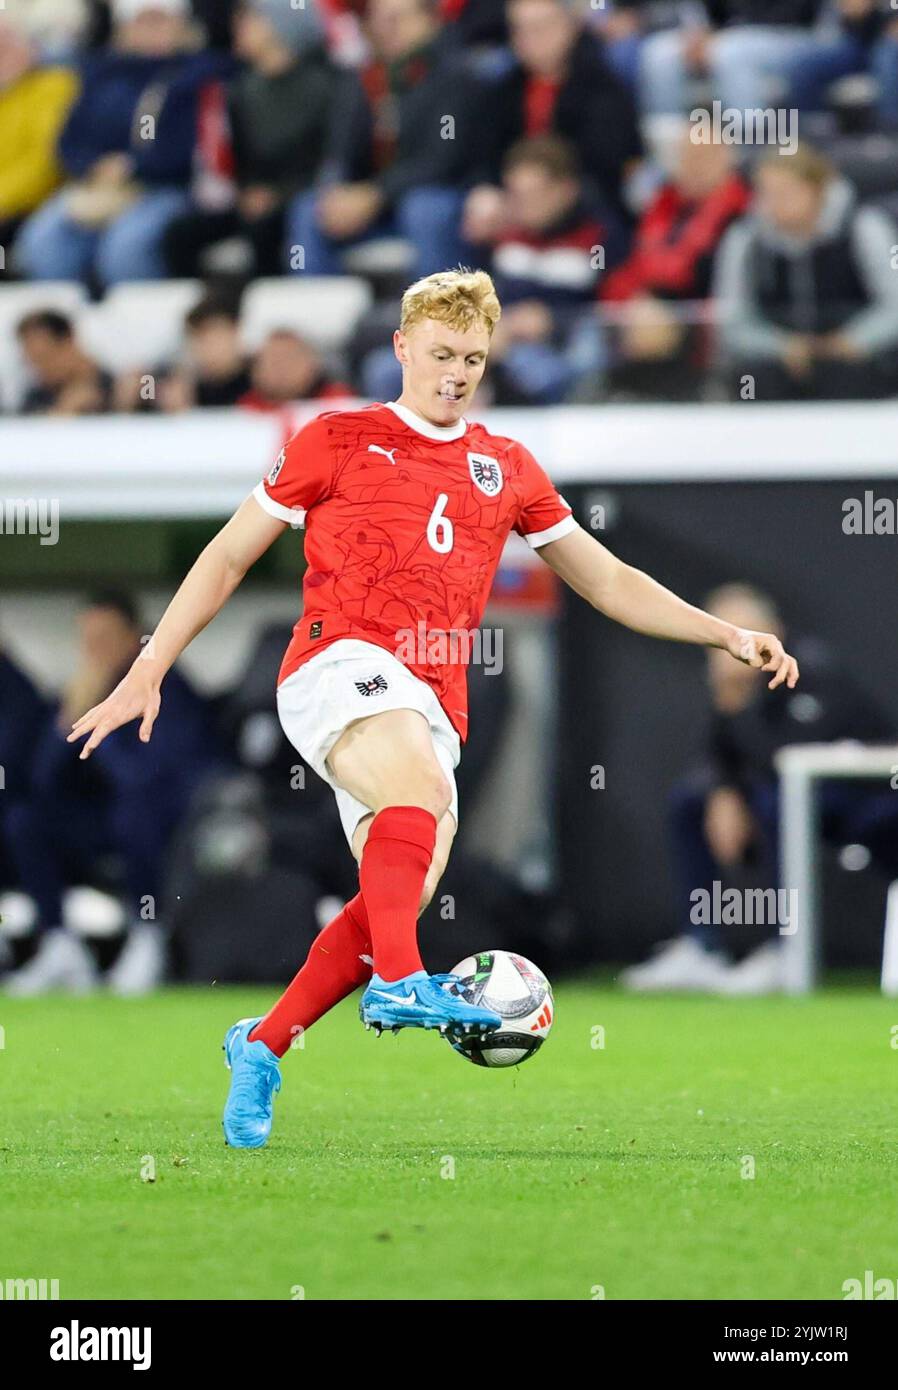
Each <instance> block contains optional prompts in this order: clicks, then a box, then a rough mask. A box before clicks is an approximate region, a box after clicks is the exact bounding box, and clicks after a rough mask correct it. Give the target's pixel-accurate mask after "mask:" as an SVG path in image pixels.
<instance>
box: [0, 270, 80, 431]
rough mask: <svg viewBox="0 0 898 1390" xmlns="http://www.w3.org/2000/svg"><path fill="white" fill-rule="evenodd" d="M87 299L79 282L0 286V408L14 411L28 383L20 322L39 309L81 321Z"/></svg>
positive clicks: (45, 282) (63, 281) (52, 281)
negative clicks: (19, 340)
mask: <svg viewBox="0 0 898 1390" xmlns="http://www.w3.org/2000/svg"><path fill="white" fill-rule="evenodd" d="M86 299H87V295H86V293H85V290H84V286H83V285H81V284H79V283H78V282H77V281H76V280H44V281H41V282H40V283H37V284H35V283H33V282H31V281H29V282H28V283H27V284H7V285H0V407H2V408H3V409H7V410H11V409H14V408H15V407H16V405H17V404H18V401H19V399H20V397H21V393H22V388H23V386H24V383H25V371H24V367H23V364H22V361H21V357H20V354H19V350H18V345H17V343H16V324H17V323H18V322H19V320H20V319H22V318H24V316H25V315H26V314H31V313H34V312H35V311H36V310H38V309H57V310H59V312H60V313H63V314H68V315H70V316H71V317H72V318H77V317H78V316H79V313H80V311H81V309H82V308H83V306H84V304H85V302H86Z"/></svg>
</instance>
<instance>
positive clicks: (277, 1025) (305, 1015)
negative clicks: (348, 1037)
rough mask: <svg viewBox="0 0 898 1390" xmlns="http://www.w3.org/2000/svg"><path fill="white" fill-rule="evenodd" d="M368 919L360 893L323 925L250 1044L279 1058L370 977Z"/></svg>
mask: <svg viewBox="0 0 898 1390" xmlns="http://www.w3.org/2000/svg"><path fill="white" fill-rule="evenodd" d="M371 954H372V952H371V938H370V935H369V932H368V916H367V913H366V912H365V904H364V902H363V901H362V895H361V893H359V894H357V895H356V897H354V898H353V899H352V901H351V902H348V903H347V904H346V906H345V907H344V909H343V911H342V912H340V913H338V914H337V916H336V917H335V918H334V920H333V921H332V922H328V924H327V926H326V927H325V928H324V930H323V931H321V932H319V933H318V935H317V936H316V937H315V940H314V941H313V942H312V948H311V950H310V951H309V954H308V956H307V957H306V963H305V965H304V966H303V967H302V969H301V970H300V971H299V973H298V974H297V975H296V976H294V978H293V979H292V980H291V982H290V984H289V985H288V986H287V988H286V989H285V990H284V993H283V994H282V995H281V997H280V999H279V1000H278V1001H277V1003H276V1004H275V1005H274V1007H273V1008H271V1009H269V1011H268V1013H267V1014H266V1015H265V1017H264V1018H263V1019H262V1021H261V1023H257V1024H256V1026H255V1028H254V1029H253V1030H252V1032H251V1033H250V1035H249V1039H248V1040H249V1042H263V1043H265V1044H266V1046H268V1047H270V1048H271V1050H272V1052H273V1053H275V1055H276V1056H278V1057H283V1055H284V1053H285V1052H286V1051H287V1049H288V1047H289V1046H290V1043H291V1042H292V1041H293V1038H294V1037H295V1036H296V1034H297V1033H298V1032H300V1031H304V1030H305V1029H306V1028H311V1026H312V1024H313V1023H315V1022H317V1020H318V1019H319V1018H320V1017H321V1015H322V1014H326V1013H327V1011H328V1009H332V1008H333V1007H334V1005H335V1004H339V1002H340V1000H341V999H345V998H346V996H347V994H351V993H352V991H353V990H354V989H357V988H358V986H359V985H363V984H367V982H368V980H370V978H371V966H370V965H369V964H368V963H367V962H366V961H363V960H361V959H360V957H361V956H362V955H365V956H368V958H369V960H370V958H371Z"/></svg>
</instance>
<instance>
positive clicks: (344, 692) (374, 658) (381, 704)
mask: <svg viewBox="0 0 898 1390" xmlns="http://www.w3.org/2000/svg"><path fill="white" fill-rule="evenodd" d="M277 703H278V715H279V717H280V721H281V726H282V728H283V730H284V733H285V734H286V735H287V737H288V739H289V740H290V742H291V743H292V744H293V747H294V748H295V749H296V750H297V752H299V753H300V754H301V755H302V757H303V758H304V759H305V761H306V762H307V763H308V764H309V767H312V768H314V769H315V771H316V772H317V773H318V776H319V777H323V778H324V780H325V782H327V784H328V786H330V787H333V789H334V794H335V795H336V798H337V809H338V811H339V812H340V821H341V823H342V825H343V831H344V834H345V835H346V838H347V840H348V841H349V844H350V848H351V846H352V837H353V835H354V834H355V829H356V826H357V825H358V823H359V821H360V820H361V819H362V817H363V816H370V815H371V807H370V806H366V805H365V804H364V802H362V801H357V800H356V798H355V797H354V796H350V794H349V792H347V791H344V790H343V789H342V787H338V786H337V785H336V783H335V782H334V779H333V778H332V777H331V775H330V772H329V771H328V768H327V763H326V759H327V755H328V753H329V752H330V751H331V749H332V748H333V746H334V744H335V743H336V742H337V739H338V738H339V737H340V735H341V734H342V732H343V730H344V729H345V728H346V726H347V725H348V724H352V723H353V721H354V720H356V719H366V718H367V717H368V716H369V715H372V714H381V713H382V712H383V711H384V710H388V709H416V710H418V711H419V712H420V713H421V714H423V715H424V718H425V719H426V720H427V722H428V724H429V725H430V733H431V737H432V738H433V750H434V753H435V754H436V757H437V761H438V762H439V764H440V766H441V767H442V769H443V771H444V772H445V774H446V776H447V778H448V779H449V785H450V786H451V788H452V803H451V805H450V807H449V810H450V812H451V814H452V817H453V819H454V821H455V823H456V825H458V789H457V787H456V785H455V768H457V767H458V764H459V760H460V758H461V742H460V740H459V737H458V734H457V733H456V731H455V729H453V727H452V725H451V723H450V722H449V719H448V716H447V715H446V713H445V711H444V709H443V706H442V705H441V704H440V702H439V700H438V699H437V697H436V695H435V694H434V692H433V691H432V690H431V688H430V686H429V685H427V684H426V683H425V682H424V681H422V680H419V679H418V677H417V676H413V675H412V673H411V671H410V670H409V669H408V667H407V666H405V665H404V664H403V663H402V662H401V661H400V660H399V659H398V657H395V656H393V655H392V653H390V652H388V651H387V650H386V648H385V647H378V646H377V645H376V643H374V642H362V641H359V640H358V639H357V638H354V637H343V638H340V640H339V641H337V642H332V643H331V644H330V646H329V647H325V648H324V650H323V651H322V652H319V653H318V655H317V656H313V657H310V658H309V660H308V661H305V662H303V664H302V666H300V667H299V668H298V669H297V670H296V671H294V672H293V674H292V675H290V676H288V677H287V679H286V680H285V681H283V682H282V683H281V684H280V685H279V686H278V692H277Z"/></svg>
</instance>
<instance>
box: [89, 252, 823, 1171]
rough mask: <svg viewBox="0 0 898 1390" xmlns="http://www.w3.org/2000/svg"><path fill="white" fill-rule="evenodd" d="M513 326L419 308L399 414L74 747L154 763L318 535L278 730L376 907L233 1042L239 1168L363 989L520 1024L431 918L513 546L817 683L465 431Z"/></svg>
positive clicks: (209, 595)
mask: <svg viewBox="0 0 898 1390" xmlns="http://www.w3.org/2000/svg"><path fill="white" fill-rule="evenodd" d="M500 312H501V310H500V307H499V301H498V299H497V297H496V293H495V290H494V288H493V283H492V281H491V279H490V277H489V276H488V275H487V274H485V273H484V272H483V271H474V272H472V271H466V270H452V271H444V272H439V273H437V274H434V275H430V276H427V277H426V278H425V279H423V280H419V281H418V282H417V283H416V284H414V285H412V286H411V287H410V288H409V289H408V290H406V292H405V295H404V296H403V300H402V312H401V317H400V325H399V328H398V329H397V331H396V333H395V334H394V338H393V343H394V348H395V352H396V356H397V358H398V360H399V362H400V363H401V366H402V380H403V386H402V392H401V394H400V396H399V398H398V400H396V401H391V402H388V403H387V404H385V405H369V406H366V407H364V408H363V409H360V410H344V411H329V412H327V413H325V414H323V415H320V416H318V418H317V419H315V420H313V421H311V422H310V423H309V424H307V425H305V426H304V427H303V428H302V429H301V430H299V431H298V432H297V433H296V434H295V435H294V436H293V438H292V439H291V440H290V442H289V443H288V444H287V446H286V447H285V448H284V449H283V450H282V451H281V453H280V454H279V456H278V458H277V460H276V461H275V463H274V465H273V467H272V468H271V471H270V472H269V473H268V475H267V477H266V478H265V479H264V480H263V481H262V482H260V483H259V484H258V486H257V487H256V488H255V489H254V491H253V493H252V494H251V495H250V496H249V497H248V498H247V499H246V501H245V502H243V504H242V505H241V506H240V507H239V508H238V510H237V511H236V512H235V514H234V516H233V517H232V518H231V520H230V521H229V522H228V523H227V524H226V525H225V526H224V527H223V529H222V530H221V531H220V532H219V533H218V535H217V536H216V537H215V538H214V539H213V540H212V541H211V542H210V544H209V545H208V546H207V547H206V549H205V550H204V551H203V553H202V554H201V555H200V557H199V559H198V560H197V562H196V564H195V565H194V566H193V568H192V569H191V570H190V572H189V574H188V575H187V577H186V578H185V580H184V581H183V583H182V584H181V587H180V588H179V589H178V591H177V593H176V594H175V596H174V598H173V599H172V601H171V603H170V604H169V606H168V608H167V610H166V612H165V614H164V616H163V617H162V620H161V621H160V623H159V626H158V628H157V629H156V632H155V633H154V634H153V637H152V639H151V641H150V642H149V643H148V644H147V645H146V646H145V647H144V649H143V650H142V651H141V654H140V656H139V657H138V658H137V660H136V661H135V662H134V665H133V666H132V667H131V669H130V671H129V672H128V673H127V675H126V676H125V677H124V679H123V680H122V681H121V683H120V684H119V685H118V686H117V687H116V689H115V690H114V691H113V692H112V694H111V695H110V696H109V698H108V699H106V700H104V701H103V702H102V703H101V704H99V705H96V706H95V707H94V708H93V709H90V710H88V711H87V713H86V714H84V715H83V716H82V717H81V718H80V719H79V720H78V721H77V722H76V723H75V724H74V725H73V726H72V733H71V735H70V736H69V737H70V739H72V740H76V739H80V738H82V737H83V736H84V735H89V737H88V738H87V742H86V743H85V744H84V747H83V748H82V750H81V757H82V758H87V757H89V756H90V754H91V753H92V752H93V750H94V749H95V748H97V747H98V745H99V744H100V743H102V741H103V739H104V738H105V737H106V736H107V735H108V734H109V733H110V732H111V731H112V730H113V729H116V728H118V727H119V726H120V725H122V724H125V723H127V722H128V721H129V720H132V719H139V720H140V729H139V736H140V738H141V739H142V740H143V741H144V742H147V741H148V740H149V738H150V735H151V733H152V729H153V723H154V721H155V719H156V717H157V715H158V712H159V706H160V687H161V685H162V681H163V678H164V676H165V673H166V671H168V670H169V669H170V667H171V666H172V664H173V663H174V662H175V661H176V660H177V658H178V657H179V656H180V654H181V652H182V651H183V650H184V648H185V647H186V646H187V644H188V643H189V642H190V641H191V640H192V639H193V638H194V637H195V636H196V634H197V633H198V632H200V631H201V630H202V629H203V628H204V627H205V626H206V624H207V623H208V622H209V621H210V619H212V618H213V617H214V616H215V614H216V613H217V612H218V610H219V609H220V608H221V607H222V605H223V604H224V603H225V601H226V600H227V599H228V598H229V596H230V595H231V594H232V593H233V592H234V590H235V589H236V588H237V586H238V584H239V583H240V581H241V579H242V578H243V577H244V575H245V574H246V572H247V570H248V569H249V568H250V566H251V565H252V564H253V563H254V562H255V561H256V560H257V559H258V558H259V556H260V555H261V554H263V552H264V551H265V550H267V549H268V547H269V546H270V545H271V544H272V543H273V542H274V541H275V540H276V539H277V537H278V536H279V535H280V534H281V533H282V531H283V529H284V527H285V526H294V527H296V526H305V529H306V533H307V534H306V560H307V564H308V568H307V571H306V575H305V580H304V584H303V613H302V617H301V618H300V619H299V621H298V622H297V624H296V627H295V628H294V631H293V638H292V640H291V642H290V645H289V647H288V649H287V652H286V655H285V657H284V661H283V665H282V667H281V671H280V675H279V678H278V690H277V703H278V712H279V715H280V719H281V722H282V724H283V727H284V729H285V731H286V733H287V736H288V737H289V739H290V740H291V742H292V743H293V744H294V745H295V747H296V748H297V749H298V750H299V752H300V753H301V754H302V756H303V758H304V759H305V760H306V761H307V762H308V763H309V764H310V766H312V767H313V768H314V769H315V770H316V772H318V773H319V774H320V775H321V776H322V777H323V778H324V779H325V780H326V781H327V782H328V783H329V784H330V785H331V786H332V787H333V789H334V791H335V793H336V798H337V804H338V806H339V810H340V818H341V821H342V824H343V828H344V831H345V833H346V838H347V840H348V841H349V844H350V846H351V849H352V852H353V854H354V856H355V858H356V860H357V861H358V864H359V889H360V891H359V893H358V894H357V896H356V897H354V898H353V899H352V900H351V901H350V902H348V903H347V904H346V906H345V907H344V908H343V910H342V912H340V913H339V914H338V915H337V916H336V917H335V918H334V920H333V921H332V922H330V923H329V924H328V925H327V926H326V927H325V928H324V930H323V931H322V932H321V934H320V935H319V936H318V938H317V939H316V941H315V942H314V943H313V945H312V948H311V950H310V952H309V955H308V958H307V960H306V962H305V964H304V965H303V967H302V969H301V970H300V971H299V973H298V975H297V976H296V977H295V979H294V980H293V981H292V983H291V984H290V985H288V987H287V989H286V991H285V992H284V994H283V995H282V996H281V998H280V999H279V1000H278V1001H277V1002H276V1003H275V1004H274V1006H273V1008H271V1009H270V1010H269V1012H268V1013H267V1014H266V1015H265V1017H264V1018H261V1019H259V1018H253V1019H242V1020H241V1021H240V1022H239V1023H235V1024H234V1025H233V1027H232V1028H231V1029H230V1030H229V1031H228V1033H227V1036H226V1039H225V1055H226V1061H227V1064H228V1066H229V1067H230V1068H231V1073H232V1075H231V1088H230V1094H229V1096H228V1100H227V1104H226V1106H225V1113H224V1130H225V1137H226V1139H227V1142H228V1143H229V1144H232V1145H234V1146H237V1147H247V1148H257V1147H259V1146H260V1145H262V1144H264V1143H265V1142H266V1140H267V1138H268V1135H269V1133H270V1130H271V1119H272V1105H273V1097H274V1093H275V1092H276V1091H277V1090H279V1089H280V1084H281V1076H280V1066H279V1062H280V1058H281V1057H283V1055H284V1053H285V1052H286V1051H287V1048H288V1047H289V1046H290V1042H291V1040H292V1038H293V1037H294V1036H295V1035H296V1034H297V1033H301V1032H303V1031H304V1030H305V1029H307V1028H309V1027H311V1025H312V1024H313V1023H314V1022H315V1021H316V1020H317V1019H318V1018H320V1017H321V1016H322V1014H324V1013H326V1012H327V1010H328V1009H331V1008H333V1006H334V1005H335V1004H337V1003H338V1002H339V1001H340V1000H341V999H343V998H344V997H345V996H346V995H347V994H349V993H350V992H351V991H352V990H354V989H356V988H357V987H358V986H359V985H365V986H366V988H365V991H364V994H363V995H362V1000H361V1004H360V1009H359V1011H360V1014H361V1017H362V1019H363V1021H364V1022H365V1023H366V1024H368V1025H374V1026H375V1027H376V1028H378V1029H381V1028H397V1027H424V1028H437V1029H439V1030H441V1031H443V1032H446V1033H448V1034H449V1035H450V1036H457V1035H458V1034H459V1033H461V1032H462V1031H464V1030H476V1031H488V1030H490V1029H492V1028H495V1027H497V1026H498V1024H499V1022H500V1020H499V1017H498V1015H496V1014H495V1013H493V1012H492V1011H490V1010H488V1009H484V1008H480V1007H475V1006H473V1005H470V1004H467V1003H466V1002H465V1001H464V1000H463V999H461V998H460V997H459V996H457V995H456V994H454V993H453V992H451V990H448V989H446V988H444V985H445V984H447V983H448V982H449V978H450V977H447V976H434V975H429V974H428V973H427V971H426V970H425V969H424V967H423V964H422V961H421V957H420V955H419V953H418V944H417V918H418V914H419V913H420V912H421V911H423V909H424V907H426V905H427V903H428V902H429V901H430V899H431V897H432V895H433V893H434V891H435V889H436V886H437V883H438V882H439V879H440V876H441V874H442V873H443V870H444V868H445V867H446V861H447V859H448V856H449V851H450V848H451V845H452V840H453V837H454V835H455V832H456V828H457V824H458V808H457V801H456V793H455V779H454V769H455V767H456V766H457V765H458V761H459V755H460V745H461V742H462V740H463V739H464V737H465V734H466V726H467V701H466V680H465V669H464V665H463V664H462V663H461V662H459V661H454V662H453V661H452V660H451V659H449V660H447V659H446V658H447V652H452V651H454V652H456V653H457V652H458V651H462V652H464V651H465V650H466V649H467V648H466V646H465V643H464V642H463V641H460V640H456V642H455V643H454V645H453V643H452V642H451V641H447V634H448V635H450V636H451V635H452V634H455V637H456V639H458V638H463V637H464V636H466V635H467V634H469V633H470V632H472V631H473V630H476V628H477V626H478V624H479V622H480V618H481V614H482V612H483V608H484V606H485V604H486V601H487V598H488V596H489V592H490V585H491V583H492V579H493V575H494V574H495V571H496V567H497V565H498V563H499V558H500V556H501V554H502V549H503V546H504V545H505V541H506V539H507V537H508V535H509V532H510V531H512V530H515V531H517V532H518V533H519V534H521V535H522V536H523V537H524V538H525V540H527V541H528V542H529V544H530V545H531V546H532V547H534V548H535V549H537V550H538V551H539V553H540V555H541V557H542V558H543V559H544V560H545V561H546V562H547V564H549V565H550V566H551V568H552V569H553V570H554V571H555V572H556V574H558V575H560V576H561V578H562V579H563V580H564V581H565V582H566V583H567V584H569V585H570V586H571V587H572V588H573V589H575V590H576V592H577V593H579V594H580V595H582V597H583V598H585V599H586V600H587V601H588V602H589V603H591V604H592V605H593V606H594V607H595V608H597V609H599V610H600V611H601V612H603V613H606V614H607V615H608V616H609V617H611V618H614V619H616V620H617V621H618V622H621V623H624V624H626V625H627V626H628V627H631V628H633V629H635V630H636V631H638V632H645V633H648V634H650V635H652V636H656V637H668V638H672V639H673V640H675V641H681V642H695V643H700V644H703V645H705V646H711V647H721V648H723V649H725V650H726V651H728V652H729V653H730V654H731V655H732V656H733V657H735V658H736V659H737V660H740V661H744V662H746V663H747V664H748V665H750V666H754V667H757V668H759V669H761V670H763V671H766V672H769V673H770V677H771V678H770V681H769V685H770V687H771V689H773V688H775V687H776V686H779V685H782V684H783V683H785V684H786V685H787V686H789V687H792V686H794V685H795V683H796V681H797V679H798V668H797V666H796V663H795V661H794V660H793V658H792V657H791V656H789V655H787V653H786V652H785V651H784V650H783V647H782V645H781V644H780V642H779V640H778V638H777V637H775V636H774V635H773V634H772V633H766V632H750V631H747V630H743V629H740V628H736V627H733V626H732V625H730V624H728V623H724V622H721V621H720V620H719V619H717V618H714V617H712V616H711V615H710V614H708V613H705V612H703V611H702V610H701V609H698V608H693V607H692V606H691V605H690V604H688V603H684V602H683V600H682V599H679V598H677V597H676V596H675V595H674V594H672V593H671V592H670V591H669V590H667V589H664V588H662V587H661V586H660V585H659V584H657V583H655V581H654V580H652V579H650V578H649V577H648V576H647V575H645V574H643V573H642V572H641V571H639V570H635V569H633V568H631V567H630V566H629V565H625V564H623V563H622V562H621V561H620V560H618V559H616V558H615V557H614V556H613V555H612V554H611V553H610V552H609V551H608V550H606V549H605V547H604V546H602V545H601V544H600V543H599V542H598V541H597V540H595V539H594V537H593V536H591V535H590V534H589V533H588V532H587V531H584V530H583V529H582V528H581V527H580V526H579V525H578V524H577V522H576V521H575V519H574V517H573V516H572V514H571V509H570V507H569V506H568V505H567V503H566V502H565V501H564V499H563V498H562V497H560V496H559V494H558V493H557V492H556V490H555V488H554V487H553V485H552V483H551V482H550V481H549V478H548V477H547V476H546V474H545V473H544V472H543V470H542V468H541V467H540V465H539V464H538V463H537V461H536V459H535V458H534V457H533V456H532V454H530V453H529V452H528V451H527V450H526V449H525V448H524V447H523V445H521V444H519V443H517V442H516V441H515V440H513V439H506V438H504V437H502V436H500V435H494V434H490V433H489V431H488V430H487V429H485V427H484V426H483V425H481V424H475V423H471V422H469V421H468V420H466V419H465V410H466V409H467V408H468V406H469V405H470V403H471V400H472V398H473V396H474V392H475V390H476V389H477V385H478V382H479V381H480V379H481V377H482V376H483V372H484V368H485V367H486V360H487V354H488V352H489V346H490V335H491V334H492V331H493V329H494V327H495V325H496V323H497V321H498V319H499V315H500ZM434 634H438V640H437V641H436V642H435V643H432V642H431V641H430V640H429V639H430V638H431V637H432V636H433V635H434ZM440 639H442V640H440ZM431 652H436V653H437V654H438V656H439V657H440V658H441V660H437V661H434V660H429V659H428V657H429V654H430V653H431Z"/></svg>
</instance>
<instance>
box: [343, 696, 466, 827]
mask: <svg viewBox="0 0 898 1390" xmlns="http://www.w3.org/2000/svg"><path fill="white" fill-rule="evenodd" d="M327 769H328V772H329V773H330V775H331V777H332V778H333V780H334V781H335V782H336V784H337V785H338V786H339V787H342V788H343V790H344V791H347V792H349V794H350V796H354V797H355V798H356V800H357V801H361V802H362V804H363V805H364V806H370V807H371V810H372V812H374V813H376V812H378V811H381V810H383V809H384V807H386V806H421V807H423V809H424V810H427V811H430V812H431V814H432V815H434V816H435V817H436V819H437V821H439V820H441V818H442V816H443V814H444V813H445V812H446V811H447V810H448V808H449V805H450V803H451V800H452V788H451V786H450V784H449V780H448V778H447V777H446V774H445V772H444V771H443V769H442V767H441V766H440V763H439V759H438V758H437V755H436V751H435V749H434V746H433V736H432V734H431V731H430V725H429V724H428V722H427V720H426V718H425V717H424V715H423V714H421V713H420V712H419V711H418V710H414V709H394V710H385V711H384V712H383V714H373V715H370V716H369V717H368V718H366V719H357V720H355V721H354V722H353V723H352V724H350V725H348V726H347V728H345V729H344V730H343V733H342V734H341V735H340V737H339V738H338V739H337V741H336V743H335V744H334V746H333V748H332V749H331V750H330V752H329V753H328V755H327Z"/></svg>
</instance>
